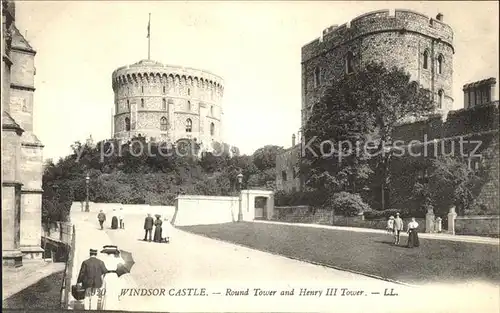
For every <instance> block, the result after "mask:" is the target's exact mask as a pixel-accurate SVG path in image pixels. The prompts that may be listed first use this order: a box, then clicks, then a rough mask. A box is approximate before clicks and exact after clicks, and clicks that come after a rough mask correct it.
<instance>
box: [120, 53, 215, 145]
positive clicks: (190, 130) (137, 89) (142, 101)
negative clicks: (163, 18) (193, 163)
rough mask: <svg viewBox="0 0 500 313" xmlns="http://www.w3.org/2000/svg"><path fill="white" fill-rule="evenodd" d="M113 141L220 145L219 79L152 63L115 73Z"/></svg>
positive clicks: (207, 73) (126, 68) (184, 68)
mask: <svg viewBox="0 0 500 313" xmlns="http://www.w3.org/2000/svg"><path fill="white" fill-rule="evenodd" d="M112 86H113V91H114V95H115V101H114V103H115V108H114V118H113V122H114V125H113V126H114V128H113V133H114V138H115V139H119V140H122V141H126V140H130V139H132V138H133V137H136V136H139V135H140V136H142V137H145V138H146V140H148V141H157V142H170V143H175V142H176V141H178V140H180V139H193V140H196V141H197V142H198V143H200V144H201V145H202V148H210V147H212V142H222V140H221V139H222V138H221V127H222V123H221V116H222V106H221V100H222V96H223V93H224V85H223V80H222V78H221V77H219V76H217V75H214V74H212V73H210V72H207V71H204V70H200V69H194V68H187V67H181V66H174V65H165V64H162V63H159V62H156V61H152V60H142V61H139V62H137V63H135V64H132V65H128V66H123V67H120V68H118V69H116V70H115V71H114V72H113V74H112Z"/></svg>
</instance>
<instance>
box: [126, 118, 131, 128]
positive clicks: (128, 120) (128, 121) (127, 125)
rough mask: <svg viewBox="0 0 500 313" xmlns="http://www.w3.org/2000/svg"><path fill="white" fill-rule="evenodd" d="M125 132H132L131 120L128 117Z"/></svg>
mask: <svg viewBox="0 0 500 313" xmlns="http://www.w3.org/2000/svg"><path fill="white" fill-rule="evenodd" d="M125 130H126V131H130V119H129V118H128V117H126V118H125Z"/></svg>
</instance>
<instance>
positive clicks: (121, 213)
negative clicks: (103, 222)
mask: <svg viewBox="0 0 500 313" xmlns="http://www.w3.org/2000/svg"><path fill="white" fill-rule="evenodd" d="M123 218H124V216H123V208H120V212H119V213H118V219H119V220H120V229H125V221H124V219H123Z"/></svg>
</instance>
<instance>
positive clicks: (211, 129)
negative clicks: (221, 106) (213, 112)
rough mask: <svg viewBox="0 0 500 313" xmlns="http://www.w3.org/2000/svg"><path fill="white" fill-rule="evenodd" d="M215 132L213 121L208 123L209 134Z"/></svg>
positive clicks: (211, 134)
mask: <svg viewBox="0 0 500 313" xmlns="http://www.w3.org/2000/svg"><path fill="white" fill-rule="evenodd" d="M214 134H215V125H214V123H210V136H213V135H214Z"/></svg>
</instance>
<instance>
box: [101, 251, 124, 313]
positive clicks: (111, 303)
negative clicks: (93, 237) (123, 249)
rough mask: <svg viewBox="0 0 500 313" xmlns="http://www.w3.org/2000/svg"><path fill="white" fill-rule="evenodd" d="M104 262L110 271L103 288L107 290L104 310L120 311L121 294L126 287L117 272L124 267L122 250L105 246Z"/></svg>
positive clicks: (105, 277)
mask: <svg viewBox="0 0 500 313" xmlns="http://www.w3.org/2000/svg"><path fill="white" fill-rule="evenodd" d="M101 255H102V256H103V261H104V264H105V266H106V268H107V269H108V273H106V275H104V278H103V287H104V288H105V290H106V293H105V295H104V298H103V301H102V308H101V309H102V310H117V309H119V302H120V294H121V290H122V287H123V286H124V284H123V280H121V279H120V277H119V276H118V273H117V270H118V267H119V266H123V265H124V264H125V261H124V260H123V259H122V258H121V256H120V250H118V247H117V246H104V247H103V249H102V250H101Z"/></svg>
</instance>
